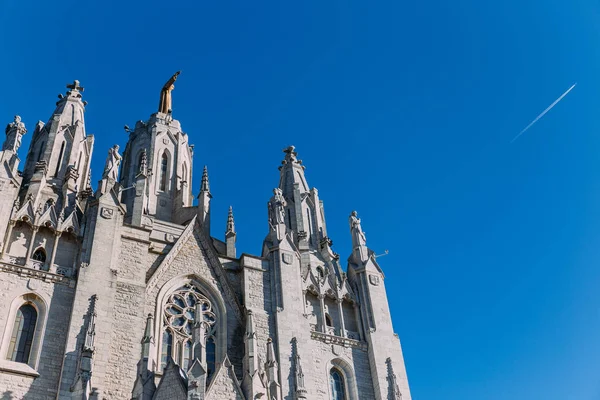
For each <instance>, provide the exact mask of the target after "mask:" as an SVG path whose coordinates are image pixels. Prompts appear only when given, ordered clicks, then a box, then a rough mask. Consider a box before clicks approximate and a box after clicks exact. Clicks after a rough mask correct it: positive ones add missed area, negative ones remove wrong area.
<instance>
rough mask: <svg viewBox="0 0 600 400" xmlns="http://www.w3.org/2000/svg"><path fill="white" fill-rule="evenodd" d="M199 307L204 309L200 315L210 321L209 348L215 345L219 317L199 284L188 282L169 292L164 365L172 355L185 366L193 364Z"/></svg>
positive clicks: (207, 333)
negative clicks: (193, 333)
mask: <svg viewBox="0 0 600 400" xmlns="http://www.w3.org/2000/svg"><path fill="white" fill-rule="evenodd" d="M197 308H199V310H201V316H200V318H202V321H204V322H205V323H206V324H207V331H206V341H207V343H206V346H207V350H208V348H211V349H212V348H213V347H214V344H215V341H216V340H215V339H216V324H215V322H216V319H217V317H216V315H215V313H214V312H213V307H212V304H211V302H210V300H209V299H208V298H207V297H206V296H204V295H203V294H202V292H200V290H198V288H197V287H196V286H194V285H192V284H191V283H188V284H185V285H184V286H182V287H180V288H179V289H177V290H175V291H174V292H173V293H171V295H169V297H168V298H167V303H166V304H165V307H164V309H163V326H164V328H165V329H164V333H163V345H162V352H161V353H162V354H161V361H162V365H163V367H164V366H165V365H166V361H167V357H169V356H170V357H173V359H174V360H175V362H177V363H178V364H179V365H180V366H182V367H183V368H184V369H187V367H188V366H189V363H190V357H191V354H190V350H191V347H192V341H193V338H192V332H193V328H194V323H195V322H196V310H197ZM207 355H208V354H207ZM213 357H214V356H213ZM210 361H212V360H210ZM209 364H210V362H209ZM213 369H214V368H213Z"/></svg>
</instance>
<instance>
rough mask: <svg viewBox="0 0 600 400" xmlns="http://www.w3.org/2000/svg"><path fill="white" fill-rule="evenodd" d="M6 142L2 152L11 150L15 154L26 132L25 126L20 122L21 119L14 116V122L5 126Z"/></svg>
mask: <svg viewBox="0 0 600 400" xmlns="http://www.w3.org/2000/svg"><path fill="white" fill-rule="evenodd" d="M5 132H6V141H5V142H4V145H3V146H2V150H11V151H14V152H15V153H16V152H17V150H19V147H20V146H21V138H22V137H23V135H24V134H25V133H26V132H27V129H25V124H24V123H23V122H21V117H19V116H18V115H15V120H14V121H13V122H11V123H10V124H8V125H7V126H6V130H5Z"/></svg>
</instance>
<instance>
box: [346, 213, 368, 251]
mask: <svg viewBox="0 0 600 400" xmlns="http://www.w3.org/2000/svg"><path fill="white" fill-rule="evenodd" d="M349 221H350V232H352V246H353V247H357V246H365V245H366V244H367V238H366V236H365V233H364V232H363V230H362V227H361V224H360V218H358V213H357V212H356V211H352V214H350V218H349Z"/></svg>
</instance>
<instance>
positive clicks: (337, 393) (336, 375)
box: [329, 368, 346, 400]
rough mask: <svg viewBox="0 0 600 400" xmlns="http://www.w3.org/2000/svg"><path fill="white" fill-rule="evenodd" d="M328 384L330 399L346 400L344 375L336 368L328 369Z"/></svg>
mask: <svg viewBox="0 0 600 400" xmlns="http://www.w3.org/2000/svg"><path fill="white" fill-rule="evenodd" d="M329 386H330V387H331V400H346V388H345V385H344V377H343V376H342V374H341V373H340V371H338V370H337V369H336V368H332V369H331V371H329Z"/></svg>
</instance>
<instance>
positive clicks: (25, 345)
mask: <svg viewBox="0 0 600 400" xmlns="http://www.w3.org/2000/svg"><path fill="white" fill-rule="evenodd" d="M37 317H38V313H37V311H36V309H35V307H33V305H31V304H24V305H22V306H21V307H20V308H19V309H18V310H17V314H16V317H15V323H14V325H13V331H12V335H11V338H10V343H9V347H8V353H7V356H8V357H7V358H8V359H9V360H11V361H15V362H19V363H25V364H27V363H28V362H29V356H30V353H31V347H32V344H33V336H34V333H35V326H36V324H37Z"/></svg>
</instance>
